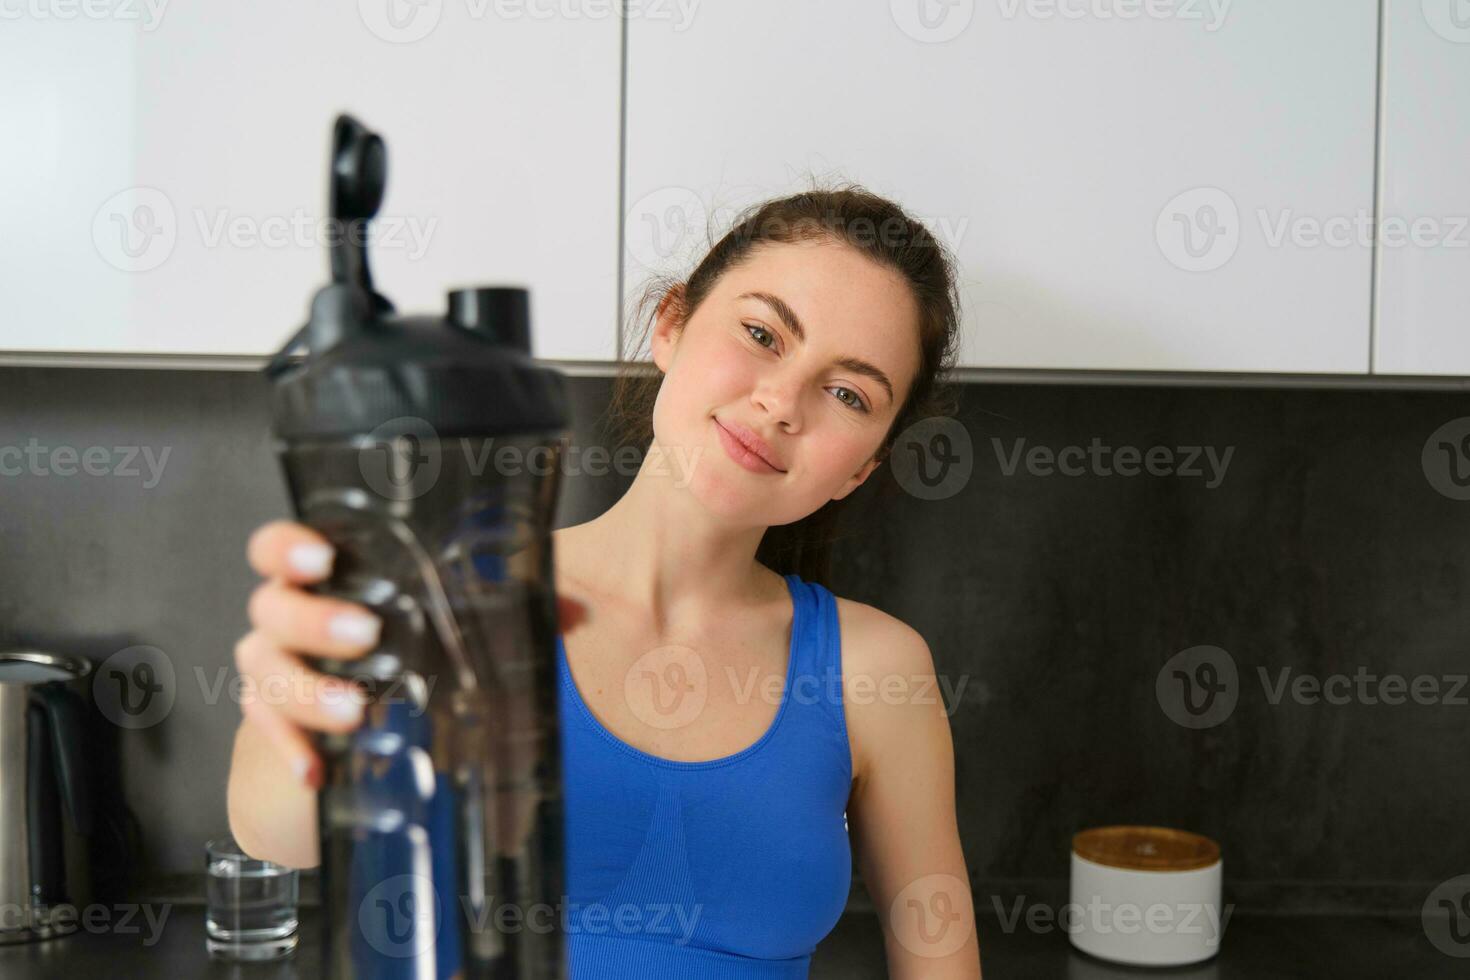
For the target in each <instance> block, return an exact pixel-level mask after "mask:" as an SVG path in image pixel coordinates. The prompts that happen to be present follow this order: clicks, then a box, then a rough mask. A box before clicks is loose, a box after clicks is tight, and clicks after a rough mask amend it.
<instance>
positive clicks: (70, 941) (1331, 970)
mask: <svg viewBox="0 0 1470 980" xmlns="http://www.w3.org/2000/svg"><path fill="white" fill-rule="evenodd" d="M149 911H150V912H151V913H152V920H151V924H150V920H149V919H148V918H146V917H145V916H144V915H143V914H142V913H140V912H134V913H133V914H132V915H131V916H129V917H128V918H126V919H125V918H124V915H123V913H122V912H119V911H115V910H110V911H109V916H108V919H107V920H106V922H104V921H103V919H102V917H101V916H100V915H98V916H97V917H96V918H95V919H94V920H93V926H94V928H91V929H88V928H82V929H79V930H78V931H77V932H75V933H73V934H72V935H69V936H65V937H62V938H59V939H53V940H48V941H45V942H40V943H28V944H25V945H20V946H0V977H4V978H5V980H34V978H45V980H51V978H57V980H63V978H65V980H75V978H79V977H80V978H89V980H90V978H96V980H103V978H105V980H133V978H138V980H144V978H146V980H155V978H159V977H163V978H167V980H192V978H196V977H202V978H235V980H297V978H307V977H316V976H318V975H319V972H318V970H317V968H316V963H317V957H318V956H319V955H320V944H319V942H318V925H319V922H320V919H319V917H318V914H317V913H318V910H317V909H316V908H314V907H304V908H302V910H301V915H302V931H301V944H300V945H299V946H298V947H297V949H296V952H295V953H294V954H293V955H292V956H291V957H290V958H288V959H285V960H280V961H277V962H275V963H265V964H239V963H230V962H224V961H218V960H210V959H209V957H208V954H207V953H206V952H205V949H204V909H203V908H202V907H201V906H199V905H182V904H175V905H170V904H157V905H154V906H151V907H150V909H149ZM130 930H131V931H130ZM980 955H981V963H982V966H983V968H984V973H985V976H986V978H987V980H1009V978H1012V977H1017V978H1031V977H1037V978H1043V980H1092V978H1099V980H1101V978H1120V977H1149V978H1169V980H1183V978H1188V980H1276V978H1301V977H1324V978H1327V977H1330V978H1344V977H1346V978H1353V977H1365V978H1366V977H1372V978H1394V980H1397V978H1410V977H1412V978H1414V980H1437V978H1440V977H1445V978H1450V977H1458V978H1463V977H1466V976H1467V975H1470V960H1465V959H1456V958H1452V957H1450V956H1447V955H1445V954H1444V953H1441V952H1440V951H1438V950H1437V949H1435V947H1434V946H1433V945H1431V944H1430V942H1429V940H1428V938H1427V937H1426V936H1425V934H1424V931H1423V929H1422V927H1421V925H1420V921H1419V918H1418V916H1407V915H1406V916H1328V915H1250V914H1247V913H1244V912H1239V913H1237V914H1236V915H1234V916H1233V917H1232V918H1231V919H1230V922H1229V925H1228V926H1227V927H1226V933H1225V941H1224V943H1223V948H1222V950H1221V953H1220V955H1219V956H1217V957H1216V958H1215V959H1213V960H1210V961H1208V962H1206V963H1202V964H1197V965H1195V966H1190V967H1179V968H1174V969H1128V968H1124V967H1119V966H1115V965H1112V964H1108V963H1104V962H1102V961H1100V960H1097V959H1094V958H1092V957H1090V956H1086V955H1084V954H1082V953H1078V952H1076V951H1075V950H1073V949H1072V947H1071V945H1070V944H1069V943H1068V942H1067V937H1066V934H1065V933H1063V932H1061V931H1060V930H1059V929H1057V928H1053V929H1051V930H1050V931H1049V932H1045V933H1040V932H1030V931H1028V930H1026V929H1025V928H1024V927H1020V928H1017V929H1015V930H1013V931H1010V932H1007V931H1006V930H1005V929H1003V928H1002V926H1001V923H1000V921H999V920H998V919H997V918H996V917H995V916H992V915H984V914H982V917H981V919H980ZM811 975H812V980H838V978H841V980H867V978H882V977H884V976H885V975H886V974H885V971H884V969H883V940H882V935H881V933H880V932H879V929H878V924H877V921H876V920H875V919H873V918H872V916H871V915H865V914H861V913H856V914H855V913H849V914H848V915H847V916H845V917H844V918H843V920H842V922H841V923H840V924H839V925H838V927H837V929H836V930H834V931H833V932H832V934H831V935H830V936H828V937H827V939H826V940H825V941H824V942H823V943H822V945H821V946H820V947H819V948H818V950H817V954H816V956H815V957H814V961H813V966H812V973H811ZM659 980H664V978H659ZM670 980H675V978H670Z"/></svg>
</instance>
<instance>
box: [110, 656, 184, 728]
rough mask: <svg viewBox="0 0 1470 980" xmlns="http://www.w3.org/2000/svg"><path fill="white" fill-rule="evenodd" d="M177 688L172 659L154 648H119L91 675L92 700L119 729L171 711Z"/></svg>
mask: <svg viewBox="0 0 1470 980" xmlns="http://www.w3.org/2000/svg"><path fill="white" fill-rule="evenodd" d="M177 690H178V688H177V685H176V682H175V677H174V664H173V661H172V660H170V659H169V657H168V654H166V653H164V652H163V651H162V650H160V649H158V648H157V647H150V646H131V647H127V648H126V649H123V650H119V651H117V652H116V653H114V654H113V655H112V656H110V657H108V658H107V659H106V660H104V661H102V664H101V666H99V667H98V668H97V671H96V673H95V674H93V676H92V699H93V700H94V701H95V702H96V703H97V708H98V710H100V711H101V712H102V716H103V717H104V718H106V719H107V720H108V721H110V722H112V723H113V724H114V725H116V726H118V727H119V728H128V729H142V728H150V727H152V726H153V725H156V724H158V723H159V722H160V721H162V720H163V719H164V718H166V717H167V716H168V713H169V712H170V711H171V710H173V706H174V697H175V695H176V693H177Z"/></svg>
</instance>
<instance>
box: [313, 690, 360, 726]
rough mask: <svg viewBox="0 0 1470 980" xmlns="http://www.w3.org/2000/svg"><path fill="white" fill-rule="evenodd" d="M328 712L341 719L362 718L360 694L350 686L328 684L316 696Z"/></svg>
mask: <svg viewBox="0 0 1470 980" xmlns="http://www.w3.org/2000/svg"><path fill="white" fill-rule="evenodd" d="M317 701H318V703H320V704H321V706H322V707H323V708H325V709H326V711H327V713H328V714H331V715H335V716H336V717H338V718H341V719H342V720H343V721H354V722H355V721H358V720H360V719H361V718H362V706H363V702H362V700H361V695H360V694H359V693H358V692H357V691H356V690H354V689H353V688H351V687H346V686H340V685H337V684H330V685H328V686H327V687H326V688H325V689H323V691H322V693H321V695H320V696H318V698H317Z"/></svg>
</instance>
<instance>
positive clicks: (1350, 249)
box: [624, 0, 1463, 373]
mask: <svg viewBox="0 0 1470 980" xmlns="http://www.w3.org/2000/svg"><path fill="white" fill-rule="evenodd" d="M1414 3H1415V4H1417V0H1414ZM1159 11H1163V15H1162V16H1160V15H1157V12H1159ZM1107 14H1112V16H1106V15H1107ZM1221 15H1223V20H1220V19H1217V18H1218V17H1220V16H1221ZM1376 40H1377V4H1376V3H1375V2H1374V0H1291V2H1289V3H1284V2H1281V0H1235V2H1234V3H1222V2H1214V3H1212V2H1207V0H1200V2H1189V3H1184V2H1180V3H1122V2H1119V3H1097V2H1082V0H1060V2H1057V0H1050V2H1047V0H995V2H985V3H975V2H973V0H957V2H950V3H947V4H941V3H936V2H933V0H891V2H875V3H851V2H848V0H826V2H803V3H791V2H789V0H741V2H739V3H735V2H729V0H725V2H721V0H708V2H705V3H703V4H701V5H698V6H697V8H695V10H694V13H693V16H692V18H689V19H680V18H678V17H665V18H655V17H644V18H636V19H633V20H631V21H630V22H629V38H628V55H627V58H628V63H627V73H628V83H627V86H628V96H627V99H628V105H627V135H626V142H627V145H626V155H627V164H626V166H627V178H626V185H627V186H626V201H627V206H626V211H625V219H626V228H627V235H626V243H625V254H624V266H625V273H626V279H627V283H628V287H629V293H630V296H629V298H630V299H631V291H632V290H633V289H636V288H637V287H638V285H640V284H641V282H642V281H643V280H644V279H645V278H646V276H647V274H648V273H649V271H650V270H657V271H676V272H677V271H685V272H687V271H688V269H689V265H688V263H689V262H691V261H692V260H693V258H694V257H695V253H696V251H697V250H698V248H699V247H700V246H703V245H706V244H708V242H707V241H706V240H705V238H704V234H703V232H704V218H705V216H706V214H714V215H715V216H716V217H719V216H722V215H728V214H729V213H730V211H731V210H733V209H736V208H738V207H741V206H743V205H746V204H748V203H750V202H752V201H754V200H757V199H759V198H762V197H766V196H771V195H775V194H781V193H789V192H791V191H794V190H797V189H800V188H802V187H805V186H806V181H805V179H804V178H805V177H806V175H808V174H814V175H815V176H817V177H819V178H822V177H838V178H849V179H853V180H857V181H860V182H861V183H863V184H864V185H866V186H867V187H869V188H870V189H872V190H874V191H876V192H878V193H881V194H885V195H890V196H893V197H895V198H896V199H898V200H899V201H900V202H901V203H903V204H904V205H906V206H907V207H908V208H909V210H910V211H912V212H913V213H915V214H916V215H917V216H918V217H920V218H923V219H926V220H927V221H928V222H929V223H930V226H931V227H932V228H934V229H935V230H936V232H937V233H938V234H939V236H940V237H941V238H943V239H945V240H946V242H947V243H949V244H950V245H951V246H952V247H953V248H954V249H955V250H956V253H957V255H958V258H959V260H960V264H961V276H962V279H963V284H962V285H963V290H962V292H963V299H964V305H965V308H964V310H963V315H964V320H965V336H964V344H963V349H962V356H961V361H962V363H963V364H966V365H973V366H986V367H1006V368H1082V369H1125V370H1126V369H1140V370H1178V371H1255V372H1306V373H1321V372H1332V373H1338V372H1342V373H1364V372H1366V371H1367V370H1368V353H1369V313H1370V304H1371V300H1370V287H1371V281H1372V279H1371V275H1372V247H1371V243H1370V242H1362V243H1360V242H1357V241H1349V242H1348V243H1346V244H1341V241H1342V235H1341V233H1340V232H1341V227H1342V225H1343V224H1344V223H1345V222H1347V223H1350V222H1353V221H1355V219H1357V218H1358V217H1359V216H1363V218H1364V219H1365V220H1366V219H1367V216H1371V214H1372V209H1373V157H1374V145H1373V143H1374V123H1375V72H1376ZM1462 54H1463V52H1462ZM1446 94H1447V93H1446ZM723 227H725V226H723V225H721V226H720V228H721V229H723Z"/></svg>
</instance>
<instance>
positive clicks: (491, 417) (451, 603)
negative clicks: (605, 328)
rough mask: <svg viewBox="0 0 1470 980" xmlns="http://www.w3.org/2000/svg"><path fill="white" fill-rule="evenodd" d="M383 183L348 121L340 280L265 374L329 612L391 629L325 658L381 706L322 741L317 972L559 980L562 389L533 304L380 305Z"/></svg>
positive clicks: (480, 298) (337, 185)
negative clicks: (377, 272)
mask: <svg viewBox="0 0 1470 980" xmlns="http://www.w3.org/2000/svg"><path fill="white" fill-rule="evenodd" d="M386 169H387V164H386V150H385V147H384V144H383V141H382V139H381V138H379V137H378V136H377V135H375V134H374V133H371V132H369V131H368V130H367V129H365V128H364V127H363V126H362V125H361V124H360V123H358V122H357V121H356V120H354V119H353V118H352V117H350V116H346V115H343V116H339V117H338V118H337V120H336V123H335V128H334V132H333V145H332V158H331V169H330V177H329V181H330V195H331V220H332V228H333V230H334V232H335V235H334V237H333V239H332V244H331V269H332V281H331V283H330V284H328V285H326V286H324V287H323V288H322V289H320V290H319V291H318V292H317V293H316V295H315V297H314V298H313V299H312V302H311V309H310V319H309V321H308V322H307V324H306V325H305V326H304V327H302V328H301V330H300V331H299V332H298V333H297V334H296V336H295V337H294V338H293V339H292V341H291V342H289V343H288V344H287V345H286V347H285V348H283V349H282V350H281V351H280V353H278V354H277V355H276V356H275V358H274V359H273V360H272V362H271V364H270V365H269V366H268V367H267V368H266V372H267V374H268V376H269V377H270V379H271V380H272V382H273V383H274V431H275V435H276V437H277V439H278V451H279V453H280V458H281V461H282V464H283V467H284V470H285V474H286V479H287V482H288V483H289V486H290V492H291V498H292V501H293V504H294V506H295V509H296V513H297V515H298V517H299V519H300V520H301V521H302V522H303V523H305V524H308V525H310V526H312V527H313V528H315V529H317V530H318V531H320V532H321V533H322V534H323V535H325V536H326V537H327V539H328V540H330V541H331V543H332V545H333V546H334V547H335V548H336V552H337V557H336V561H335V563H334V566H333V571H332V576H331V579H330V580H329V581H328V582H327V583H325V584H324V585H323V586H321V587H320V588H318V589H317V590H316V591H318V592H320V593H323V594H328V595H333V596H338V597H341V598H344V599H349V600H351V601H353V602H357V603H361V604H362V605H364V606H367V607H369V608H370V609H372V610H373V611H374V612H375V613H376V614H377V615H378V616H379V617H381V619H382V621H383V629H382V632H381V634H380V639H379V643H378V646H377V647H376V648H375V649H374V650H372V651H371V652H370V653H368V654H367V655H365V656H364V657H362V658H360V659H353V660H335V659H328V658H316V659H314V660H313V661H312V665H313V666H314V667H315V668H317V669H319V670H321V671H323V672H326V673H330V674H334V675H337V676H340V677H346V678H351V679H353V680H355V681H357V682H358V683H360V684H361V685H362V686H363V687H364V688H365V689H366V690H367V692H368V695H369V702H368V704H367V705H366V708H365V715H364V722H363V724H362V726H361V727H360V728H359V729H357V730H356V731H354V732H351V733H348V734H317V735H316V736H315V739H316V745H317V748H318V750H319V751H320V753H321V755H322V757H323V760H324V762H325V775H324V783H323V786H322V789H321V792H320V796H319V799H318V817H319V829H320V835H321V857H322V863H321V876H322V877H321V881H322V918H323V928H324V934H323V949H324V955H325V960H326V962H325V964H324V968H323V970H322V973H323V974H324V975H325V976H327V977H329V978H332V980H345V978H349V977H351V978H368V977H371V978H390V977H391V978H398V977H415V978H429V980H434V978H445V977H463V978H479V977H496V978H517V980H560V978H563V977H565V976H566V965H565V962H566V961H565V952H564V935H563V923H562V920H561V911H562V907H563V903H562V901H561V896H562V895H563V845H564V838H563V834H564V824H563V820H562V796H561V746H560V738H559V726H558V721H557V698H556V677H557V674H556V660H555V656H556V646H555V643H556V635H557V632H558V627H557V619H556V594H555V587H554V583H555V576H554V574H553V564H552V547H551V526H552V520H553V517H554V511H555V505H556V500H557V495H558V492H559V489H560V473H561V460H562V457H563V455H564V453H565V450H566V443H567V439H568V415H567V408H566V396H565V389H564V378H563V376H562V375H561V374H560V373H559V372H557V371H554V370H551V369H548V368H546V367H544V366H542V365H538V364H537V363H535V362H534V361H533V360H532V358H531V356H530V351H531V344H530V314H529V296H528V293H527V291H526V290H525V289H523V288H518V287H514V286H500V287H489V288H477V289H462V290H456V291H454V292H452V293H450V294H449V299H448V303H447V308H446V310H445V312H443V313H442V314H438V315H427V316H403V315H399V314H397V313H396V312H395V311H394V308H393V306H392V304H391V303H389V302H388V300H386V299H385V298H383V296H382V295H380V294H379V293H377V292H376V291H375V289H374V287H373V283H372V278H371V276H370V274H369V270H368V262H367V250H366V245H365V242H366V238H367V236H366V234H365V232H366V229H367V223H368V222H369V221H370V220H371V219H372V217H373V216H374V215H375V214H376V213H377V210H378V207H379V205H380V203H381V201H382V197H383V190H384V184H385V179H386Z"/></svg>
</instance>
